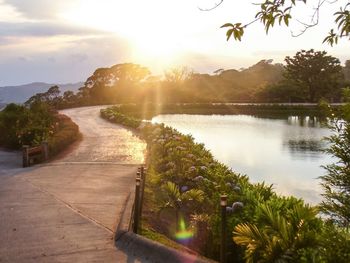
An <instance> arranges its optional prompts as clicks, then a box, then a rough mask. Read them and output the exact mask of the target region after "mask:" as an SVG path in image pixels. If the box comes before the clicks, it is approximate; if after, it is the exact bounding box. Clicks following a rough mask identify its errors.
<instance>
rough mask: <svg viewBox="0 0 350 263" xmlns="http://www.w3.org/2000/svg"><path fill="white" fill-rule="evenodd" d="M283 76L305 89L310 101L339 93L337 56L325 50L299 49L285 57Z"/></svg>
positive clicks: (341, 75)
mask: <svg viewBox="0 0 350 263" xmlns="http://www.w3.org/2000/svg"><path fill="white" fill-rule="evenodd" d="M285 61H286V63H287V65H286V67H285V77H286V79H287V80H289V81H291V82H292V83H294V84H295V85H297V86H299V87H300V88H301V89H306V91H307V94H308V96H309V101H310V102H315V101H318V100H319V99H321V98H322V97H325V98H329V99H333V98H334V97H335V96H337V95H340V86H339V84H340V81H341V80H342V77H343V74H342V67H341V66H340V62H339V60H338V59H337V58H335V57H332V56H329V55H327V52H325V51H314V50H313V49H310V50H308V51H306V50H301V51H299V52H297V53H296V54H295V55H294V57H289V56H287V57H286V59H285Z"/></svg>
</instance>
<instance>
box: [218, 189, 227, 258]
mask: <svg viewBox="0 0 350 263" xmlns="http://www.w3.org/2000/svg"><path fill="white" fill-rule="evenodd" d="M226 206H227V195H221V196H220V207H221V247H220V263H226Z"/></svg>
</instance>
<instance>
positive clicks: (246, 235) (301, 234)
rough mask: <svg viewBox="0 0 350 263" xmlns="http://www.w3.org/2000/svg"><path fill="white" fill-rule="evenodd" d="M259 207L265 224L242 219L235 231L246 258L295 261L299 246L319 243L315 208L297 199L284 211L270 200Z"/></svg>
mask: <svg viewBox="0 0 350 263" xmlns="http://www.w3.org/2000/svg"><path fill="white" fill-rule="evenodd" d="M258 210H260V212H261V218H260V219H259V221H260V223H263V225H262V226H259V225H258V224H252V223H242V224H239V225H237V226H236V227H235V228H234V232H233V234H234V237H233V240H234V242H235V243H236V244H238V245H240V246H243V247H245V259H246V260H247V262H294V261H295V259H296V258H297V255H298V250H299V249H307V248H314V247H316V246H317V244H318V243H317V238H316V236H317V235H316V234H317V228H318V226H319V225H318V222H319V220H318V219H317V218H316V214H317V211H316V210H315V209H314V208H311V207H309V206H307V205H303V204H299V203H297V204H294V206H293V208H292V209H291V210H290V211H289V213H286V214H284V215H281V214H280V211H279V210H277V209H274V208H273V206H271V205H267V204H260V205H259V207H258ZM258 223H259V222H258Z"/></svg>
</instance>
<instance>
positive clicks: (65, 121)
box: [48, 114, 81, 156]
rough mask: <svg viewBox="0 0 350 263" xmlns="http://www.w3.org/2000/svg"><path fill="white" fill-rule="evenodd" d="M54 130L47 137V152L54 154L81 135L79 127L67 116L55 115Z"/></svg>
mask: <svg viewBox="0 0 350 263" xmlns="http://www.w3.org/2000/svg"><path fill="white" fill-rule="evenodd" d="M55 120H56V123H55V125H56V132H54V133H53V134H52V136H50V137H49V139H48V143H49V153H50V156H54V155H56V154H57V153H59V152H61V151H62V150H64V149H65V148H66V147H67V146H69V145H70V144H72V143H73V142H75V141H76V140H77V139H79V138H80V137H81V134H80V132H79V127H78V125H76V124H75V123H74V122H73V121H72V120H71V119H70V118H69V117H67V116H65V115H62V114H58V115H56V116H55Z"/></svg>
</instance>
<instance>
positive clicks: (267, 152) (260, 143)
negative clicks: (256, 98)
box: [152, 114, 332, 204]
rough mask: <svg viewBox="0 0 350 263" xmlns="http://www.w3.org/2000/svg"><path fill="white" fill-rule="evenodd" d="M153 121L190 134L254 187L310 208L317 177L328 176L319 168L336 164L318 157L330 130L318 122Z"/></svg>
mask: <svg viewBox="0 0 350 263" xmlns="http://www.w3.org/2000/svg"><path fill="white" fill-rule="evenodd" d="M152 122H155V123H164V124H166V125H168V126H171V127H173V128H176V129H177V130H178V131H180V132H182V133H185V134H191V135H192V136H193V137H194V138H195V140H196V142H201V143H204V144H205V146H206V147H207V149H210V150H211V152H212V153H213V155H214V156H215V158H216V159H218V160H219V161H220V162H222V163H224V164H226V165H228V166H229V167H231V168H232V170H233V171H235V172H238V173H241V174H247V175H248V176H249V177H250V180H251V181H252V182H262V181H265V182H266V183H269V184H274V188H275V190H276V191H277V192H279V193H282V194H285V195H294V196H297V197H302V198H304V200H305V201H307V202H309V203H312V204H316V203H318V202H319V201H320V200H321V196H320V193H321V188H320V186H319V182H320V180H319V179H317V177H318V176H320V175H322V174H323V173H324V169H323V168H321V167H320V166H321V165H325V164H328V163H331V162H332V159H331V157H330V156H328V155H326V154H324V153H322V152H320V149H321V148H323V147H325V143H324V142H323V141H322V138H323V137H324V136H327V135H329V131H328V129H327V128H323V127H321V125H320V123H319V122H318V121H317V120H316V119H315V118H309V117H303V118H299V117H296V116H289V117H286V118H285V119H268V118H257V117H253V116H248V115H225V116H223V115H183V114H175V115H159V116H157V117H154V118H153V119H152Z"/></svg>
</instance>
